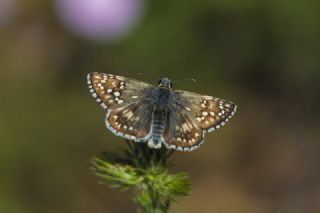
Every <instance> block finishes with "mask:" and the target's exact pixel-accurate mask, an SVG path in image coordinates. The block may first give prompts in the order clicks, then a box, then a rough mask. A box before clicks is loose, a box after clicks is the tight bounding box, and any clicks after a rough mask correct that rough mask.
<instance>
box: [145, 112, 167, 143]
mask: <svg viewBox="0 0 320 213" xmlns="http://www.w3.org/2000/svg"><path fill="white" fill-rule="evenodd" d="M166 117H167V110H154V112H153V116H152V118H153V119H152V129H151V139H150V141H149V142H148V145H149V147H152V148H160V147H161V136H162V133H163V130H164V126H165V122H166Z"/></svg>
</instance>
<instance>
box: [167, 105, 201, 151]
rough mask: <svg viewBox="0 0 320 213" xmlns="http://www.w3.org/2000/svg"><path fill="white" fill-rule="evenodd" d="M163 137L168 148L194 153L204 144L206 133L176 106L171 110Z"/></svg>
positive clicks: (184, 111) (186, 113) (183, 110)
mask: <svg viewBox="0 0 320 213" xmlns="http://www.w3.org/2000/svg"><path fill="white" fill-rule="evenodd" d="M162 137H163V142H164V143H165V145H166V146H167V147H168V148H171V149H177V150H183V151H192V150H194V149H196V148H198V147H199V146H200V144H201V143H202V142H203V138H204V132H203V130H202V129H201V128H200V126H199V123H198V122H197V121H196V120H194V119H193V118H192V116H190V114H189V113H188V112H187V111H186V110H185V109H183V108H181V107H180V106H177V105H176V106H172V107H171V109H170V110H169V113H168V118H167V122H166V126H165V129H164V132H163V135H162Z"/></svg>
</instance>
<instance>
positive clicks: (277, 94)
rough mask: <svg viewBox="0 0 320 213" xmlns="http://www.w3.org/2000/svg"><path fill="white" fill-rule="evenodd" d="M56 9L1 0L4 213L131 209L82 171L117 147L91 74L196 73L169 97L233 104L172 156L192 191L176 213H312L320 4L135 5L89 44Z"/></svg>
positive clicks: (317, 196) (316, 200)
mask: <svg viewBox="0 0 320 213" xmlns="http://www.w3.org/2000/svg"><path fill="white" fill-rule="evenodd" d="M81 1H82V2H84V1H85V0H81ZM81 1H79V2H81ZM95 1H96V0H95ZM106 1H107V0H106ZM108 1H109V0H108ZM119 1H120V0H119ZM121 1H123V0H121ZM63 2H68V0H65V1H63V0H57V1H54V0H48V1H40V0H30V1H22V0H21V1H19V0H16V1H13V0H0V8H2V9H0V71H1V77H0V79H1V83H0V212H13V213H16V212H17V213H20V212H21V213H29V212H31V213H33V212H48V213H53V212H68V213H70V212H77V213H82V212H83V213H87V212H96V213H102V212H104V213H105V212H133V211H134V209H135V208H136V205H135V203H134V202H132V200H131V192H119V191H118V190H117V189H111V188H109V187H108V186H107V185H99V184H98V181H99V179H98V178H97V177H95V176H94V175H93V174H92V172H91V171H90V159H92V158H93V157H94V156H96V155H99V154H100V153H101V151H103V150H109V151H111V150H116V149H117V148H118V147H121V146H124V142H123V140H122V139H121V138H118V137H115V136H114V135H113V134H112V133H111V132H110V131H108V130H107V129H106V128H105V125H104V117H105V113H104V111H103V109H102V108H101V107H100V106H99V105H98V104H97V103H95V101H94V99H93V98H92V97H91V95H90V94H89V91H88V89H87V85H86V79H85V78H86V74H87V73H89V72H106V73H112V74H118V75H123V76H127V77H131V78H136V79H140V80H143V81H148V82H150V83H156V81H154V82H152V81H151V80H150V79H149V77H148V76H147V75H142V76H139V75H138V73H139V72H146V73H148V74H149V75H153V76H156V77H158V78H161V77H162V76H163V75H166V76H169V77H170V78H172V79H184V78H187V77H192V78H195V79H197V82H196V83H192V82H190V81H180V82H177V83H176V84H174V88H175V89H177V88H178V89H183V90H189V91H194V92H198V93H203V94H208V95H213V96H216V97H222V98H225V99H228V100H232V101H233V102H235V103H236V104H237V105H238V106H239V108H238V112H237V113H236V115H235V117H234V118H233V119H232V120H231V121H230V122H229V123H228V124H227V125H226V126H225V127H224V128H222V129H221V130H219V131H217V132H214V133H212V134H208V135H207V137H206V142H205V144H204V145H202V147H201V148H200V149H199V150H197V151H195V152H191V153H182V152H176V153H175V154H174V156H173V161H174V163H175V167H174V169H173V172H177V171H185V172H188V173H189V174H190V176H191V178H192V184H193V192H192V194H191V196H189V197H187V198H182V199H180V200H178V201H177V202H176V203H175V204H174V205H173V207H172V209H171V212H185V213H193V212H202V213H212V212H218V213H271V212H275V213H305V212H309V213H313V212H314V213H316V212H320V170H319V168H320V145H319V141H320V140H319V138H320V131H319V130H320V125H319V118H320V116H319V115H320V114H319V112H320V109H319V104H320V93H319V91H320V90H319V89H320V87H319V83H320V51H319V50H320V41H319V38H320V24H319V21H320V13H319V9H320V4H319V1H316V0H310V1H289V0H277V1H274V0H271V1H253V0H246V1H228V0H227V1H216V0H189V1H182V0H175V1H172V0H162V1H156V0H146V1H135V2H136V3H135V4H137V5H138V6H139V8H140V9H134V10H136V13H135V14H133V15H132V17H131V18H130V17H129V18H128V17H125V18H124V20H133V19H134V21H133V22H132V23H129V24H128V25H125V26H124V27H123V32H120V33H118V34H117V29H113V28H112V26H111V28H108V29H109V31H106V32H103V33H102V34H99V35H98V36H96V34H94V33H93V34H90V33H91V31H90V29H91V28H90V29H89V31H86V32H85V33H83V31H81V29H83V28H81V26H82V25H81V24H82V22H81V23H78V25H76V24H75V23H70V22H68V20H70V19H68V17H67V18H65V17H64V16H63V9H61V8H63V5H64V4H63ZM70 2H71V3H70ZM91 2H94V1H91ZM124 2H125V3H126V1H124ZM69 3H70V4H71V8H72V6H76V4H75V3H74V1H73V3H72V1H71V0H69ZM79 4H80V3H79ZM8 5H9V6H8ZM57 5H58V6H57ZM111 5H112V4H111ZM124 5H125V4H124ZM59 8H60V9H59ZM84 8H86V7H84ZM124 8H125V6H124ZM67 9H68V8H67ZM69 10H72V9H70V8H69ZM66 11H67V12H66V14H69V12H68V10H66ZM125 11H127V10H123V12H121V8H120V10H119V11H118V12H117V14H116V15H119V17H117V16H115V18H114V19H112V20H113V21H116V20H118V18H119V19H121V16H122V15H123V14H125V13H126V12H125ZM78 12H79V11H78ZM102 13H103V12H102ZM106 13H107V12H106ZM70 14H71V12H70ZM78 15H79V16H78V17H82V18H83V17H85V18H86V16H87V15H88V14H86V13H85V12H83V11H80V12H79V13H78ZM61 17H62V18H61ZM75 17H77V16H75ZM137 17H138V18H137ZM122 18H123V17H122ZM76 20H77V19H76ZM88 20H89V25H90V24H93V23H94V20H92V22H91V20H90V16H89V15H88ZM108 21H110V20H108ZM103 24H104V22H103V21H102V25H101V26H104V25H103ZM106 24H107V25H108V23H107V22H106ZM111 25H112V24H111ZM72 26H73V27H72ZM101 26H100V27H99V28H101ZM77 27H78V28H79V27H80V28H81V29H80V30H79V31H77V29H78V28H77ZM89 27H90V26H89ZM91 30H92V29H91ZM112 30H115V31H116V35H113V34H112V33H111V34H112V35H111V36H110V34H108V33H109V32H110V31H111V32H113V31H112Z"/></svg>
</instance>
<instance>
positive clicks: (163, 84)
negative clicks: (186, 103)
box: [158, 78, 172, 90]
mask: <svg viewBox="0 0 320 213" xmlns="http://www.w3.org/2000/svg"><path fill="white" fill-rule="evenodd" d="M158 87H160V88H166V89H169V90H171V89H172V81H171V80H170V79H169V78H161V79H160V80H159V82H158Z"/></svg>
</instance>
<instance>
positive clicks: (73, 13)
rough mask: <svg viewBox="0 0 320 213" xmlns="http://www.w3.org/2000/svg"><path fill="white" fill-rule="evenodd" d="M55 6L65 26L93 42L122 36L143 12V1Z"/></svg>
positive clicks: (67, 0)
mask: <svg viewBox="0 0 320 213" xmlns="http://www.w3.org/2000/svg"><path fill="white" fill-rule="evenodd" d="M56 4H57V9H58V13H59V15H60V17H61V19H62V21H63V22H64V24H66V25H67V26H68V27H69V28H71V30H73V31H74V32H76V33H77V34H79V35H81V36H84V37H87V38H91V39H94V40H102V39H111V40H113V39H117V38H119V37H122V36H124V35H125V34H127V33H128V32H129V31H130V30H131V29H132V28H133V27H134V26H135V25H136V24H137V22H138V20H139V18H140V17H141V15H142V10H143V0H56Z"/></svg>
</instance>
